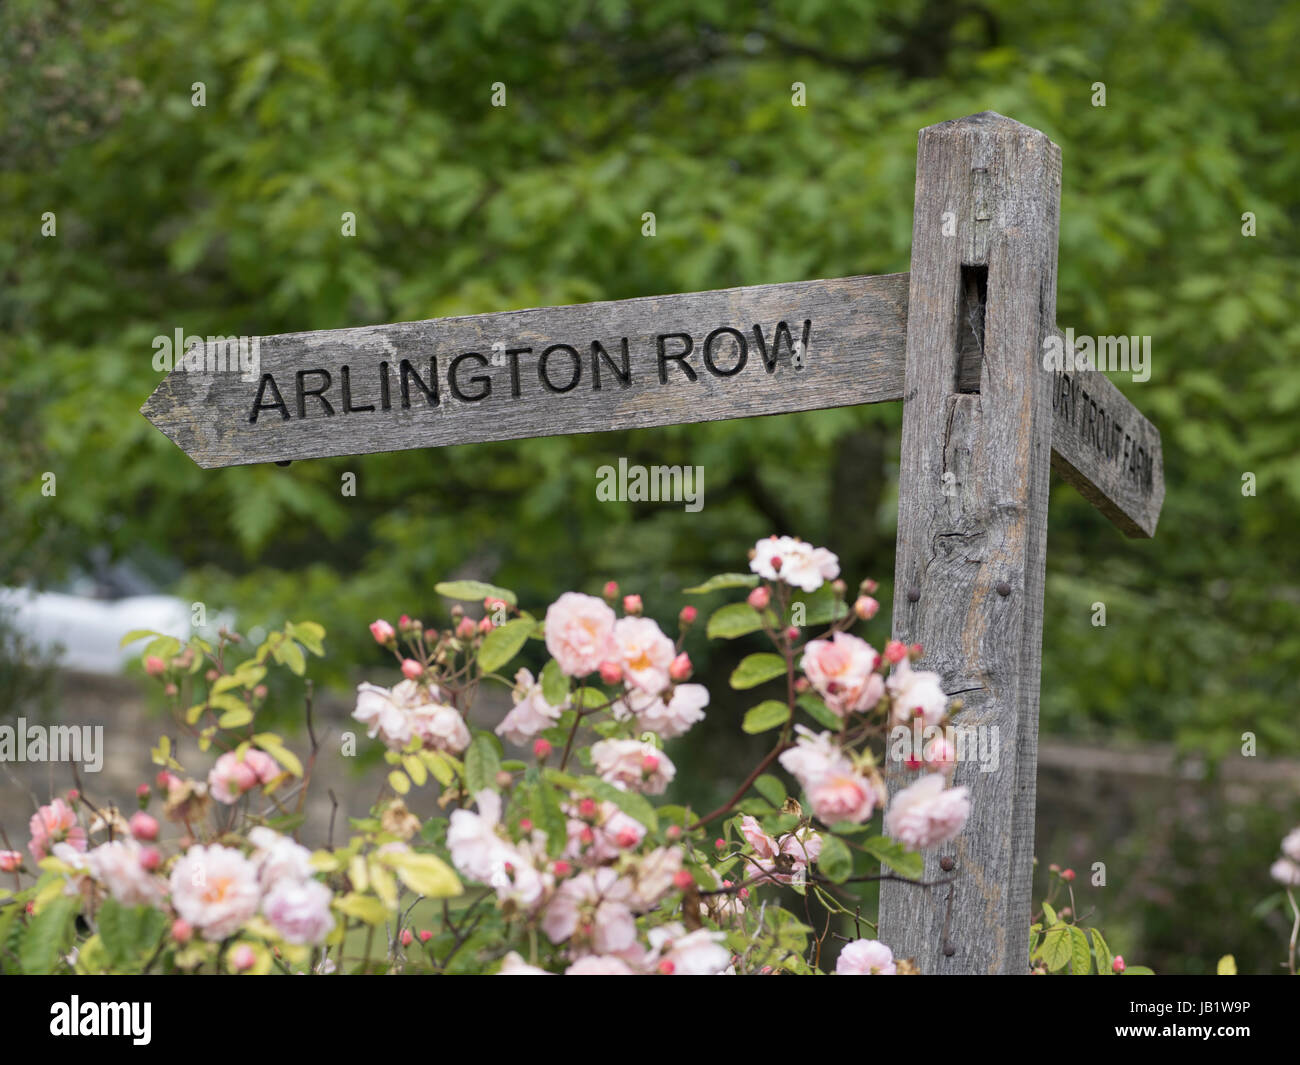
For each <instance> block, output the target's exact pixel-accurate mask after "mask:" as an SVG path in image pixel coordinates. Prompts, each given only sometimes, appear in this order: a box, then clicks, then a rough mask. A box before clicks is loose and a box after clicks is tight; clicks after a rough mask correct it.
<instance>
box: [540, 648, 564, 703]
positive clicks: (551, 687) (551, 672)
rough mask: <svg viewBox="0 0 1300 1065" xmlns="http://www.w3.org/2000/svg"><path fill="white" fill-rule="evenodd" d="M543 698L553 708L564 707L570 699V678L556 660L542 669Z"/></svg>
mask: <svg viewBox="0 0 1300 1065" xmlns="http://www.w3.org/2000/svg"><path fill="white" fill-rule="evenodd" d="M542 698H543V699H545V700H546V701H547V702H548V703H550V704H551V705H552V706H563V705H564V704H565V702H567V701H568V698H569V678H568V677H566V676H565V675H564V674H563V673H562V672H561V671H560V663H559V662H557V661H556V660H555V659H554V658H552V659H551V660H550V661H549V662H547V663H546V665H545V666H543V667H542Z"/></svg>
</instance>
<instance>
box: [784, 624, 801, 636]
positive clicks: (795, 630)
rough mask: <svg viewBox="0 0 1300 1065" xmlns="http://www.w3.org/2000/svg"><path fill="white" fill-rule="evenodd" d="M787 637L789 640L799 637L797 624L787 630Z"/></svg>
mask: <svg viewBox="0 0 1300 1065" xmlns="http://www.w3.org/2000/svg"><path fill="white" fill-rule="evenodd" d="M785 638H786V639H787V640H797V639H799V629H798V628H797V627H796V626H794V625H791V626H790V627H789V628H788V629H786V630H785Z"/></svg>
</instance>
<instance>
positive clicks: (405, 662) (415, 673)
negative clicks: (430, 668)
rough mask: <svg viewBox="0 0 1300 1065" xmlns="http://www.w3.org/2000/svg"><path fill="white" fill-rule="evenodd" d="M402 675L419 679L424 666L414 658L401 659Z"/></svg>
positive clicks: (422, 674)
mask: <svg viewBox="0 0 1300 1065" xmlns="http://www.w3.org/2000/svg"><path fill="white" fill-rule="evenodd" d="M402 676H404V677H405V678H406V679H407V680H419V679H420V678H421V677H422V676H424V667H423V666H422V665H420V663H419V662H417V661H416V660H415V659H414V658H404V659H402Z"/></svg>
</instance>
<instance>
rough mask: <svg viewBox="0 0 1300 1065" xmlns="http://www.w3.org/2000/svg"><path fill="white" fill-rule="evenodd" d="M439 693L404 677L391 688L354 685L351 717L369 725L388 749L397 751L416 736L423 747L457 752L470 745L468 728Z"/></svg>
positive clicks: (369, 732)
mask: <svg viewBox="0 0 1300 1065" xmlns="http://www.w3.org/2000/svg"><path fill="white" fill-rule="evenodd" d="M441 698H442V693H441V692H439V691H438V689H437V688H436V687H435V686H434V685H432V684H428V683H418V682H416V681H413V680H404V681H401V682H400V683H398V684H396V685H394V686H393V688H392V690H389V689H388V688H381V687H379V686H378V685H375V684H361V685H358V687H357V706H356V709H355V710H353V711H352V716H353V717H354V718H356V720H358V721H360V722H361V723H362V724H364V725H367V726H369V729H368V735H370V736H371V737H372V738H373V737H375V736H378V737H379V738H380V739H381V740H382V741H383V742H384V744H385V746H387V747H388V748H389V750H394V751H400V750H402V749H403V748H405V747H406V746H407V744H409V743H410V742H411V740H412V739H414V738H416V737H419V739H420V742H421V743H422V744H423V746H425V747H427V748H430V749H433V750H440V751H450V752H451V753H452V754H460V753H461V752H462V751H463V750H465V748H466V747H468V746H469V741H470V735H469V729H467V728H466V727H465V721H464V719H463V718H462V717H461V716H460V714H459V713H458V712H457V711H456V709H455V708H454V707H451V706H444V705H443V704H442V703H441V702H439V700H440V699H441Z"/></svg>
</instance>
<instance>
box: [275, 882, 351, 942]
mask: <svg viewBox="0 0 1300 1065" xmlns="http://www.w3.org/2000/svg"><path fill="white" fill-rule="evenodd" d="M332 898H333V896H332V895H331V894H330V889H329V888H327V887H326V886H325V885H324V884H322V883H321V882H320V881H319V880H291V879H283V880H280V881H279V882H278V883H276V885H275V886H274V887H273V888H271V890H270V891H269V892H267V894H266V897H265V898H264V899H263V900H262V913H264V914H265V915H266V919H267V920H268V921H270V922H271V924H272V925H273V926H274V928H275V930H276V931H277V932H279V933H280V935H282V936H283V937H284V938H285V940H286V942H289V943H296V944H304V945H311V946H316V945H318V944H320V943H322V942H324V940H325V937H326V936H327V935H329V934H330V932H331V931H332V930H333V928H334V915H333V914H331V913H330V901H331V899H332Z"/></svg>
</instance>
